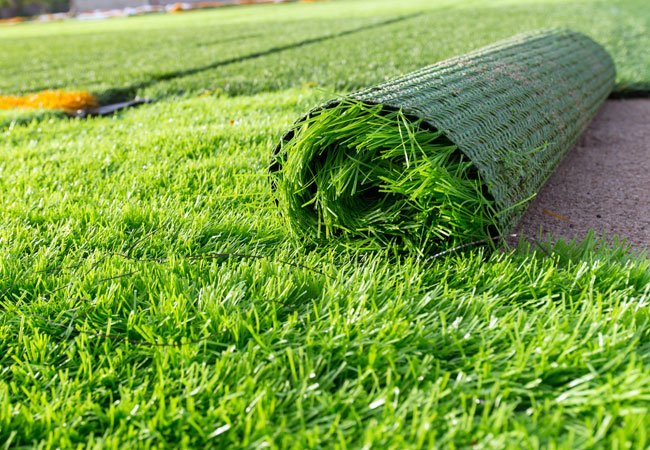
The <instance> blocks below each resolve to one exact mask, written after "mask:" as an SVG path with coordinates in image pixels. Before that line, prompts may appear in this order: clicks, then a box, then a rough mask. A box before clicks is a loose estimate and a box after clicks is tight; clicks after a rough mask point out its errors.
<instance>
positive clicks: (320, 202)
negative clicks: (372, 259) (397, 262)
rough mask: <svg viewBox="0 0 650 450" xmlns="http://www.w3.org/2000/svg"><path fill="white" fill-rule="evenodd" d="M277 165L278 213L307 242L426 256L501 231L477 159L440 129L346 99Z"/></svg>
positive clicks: (308, 127)
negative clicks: (474, 161) (336, 240)
mask: <svg viewBox="0 0 650 450" xmlns="http://www.w3.org/2000/svg"><path fill="white" fill-rule="evenodd" d="M274 165H275V166H277V167H274V168H273V169H272V170H273V172H272V174H273V178H274V184H275V189H276V191H277V195H278V202H279V206H280V208H281V209H282V210H283V211H285V212H286V216H287V219H288V223H289V226H290V227H291V229H292V230H293V231H294V232H295V233H296V234H297V235H298V236H299V237H300V239H303V240H311V241H315V242H320V243H325V244H332V241H333V239H334V238H338V237H342V238H343V239H344V240H345V241H346V242H345V245H352V246H354V247H356V248H360V249H364V250H379V249H387V248H393V249H395V250H397V251H404V250H407V251H410V252H412V253H415V254H419V255H424V254H426V253H429V252H430V251H431V250H434V251H440V250H441V249H444V248H449V247H454V246H458V245H462V244H467V243H469V242H473V241H477V240H479V241H489V240H490V238H491V237H493V236H491V234H495V233H498V232H497V230H496V224H497V221H496V216H497V212H496V211H495V210H494V205H493V202H492V201H491V200H489V199H488V198H489V197H488V196H487V194H486V193H484V191H486V190H485V188H484V186H483V183H482V182H481V180H480V177H479V174H478V171H476V169H475V168H474V167H473V166H472V163H471V161H470V160H469V159H468V158H467V157H465V156H464V155H463V154H462V153H461V152H460V151H459V150H458V147H456V146H455V145H454V144H453V143H452V142H450V141H449V140H448V139H446V138H445V136H444V135H443V134H442V132H439V131H435V130H429V129H427V128H426V127H425V126H424V124H423V122H422V120H415V121H414V120H413V119H411V118H408V117H406V116H405V115H404V113H402V112H401V111H386V110H385V108H384V107H383V106H382V105H375V106H370V105H364V104H363V103H360V102H354V101H351V100H343V101H342V102H341V103H339V104H338V105H337V106H335V107H332V108H327V109H324V110H322V111H319V112H318V113H316V114H313V115H312V117H310V118H308V119H307V120H305V121H303V122H302V123H300V124H299V125H298V126H296V128H295V129H294V132H293V136H291V137H290V138H289V139H288V140H287V141H285V142H283V143H282V145H281V148H280V149H279V152H278V154H277V155H276V156H275V162H274ZM486 192H487V191H486Z"/></svg>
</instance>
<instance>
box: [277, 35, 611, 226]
mask: <svg viewBox="0 0 650 450" xmlns="http://www.w3.org/2000/svg"><path fill="white" fill-rule="evenodd" d="M615 75H616V71H615V67H614V62H613V60H612V58H611V57H610V55H609V54H608V53H607V52H606V51H605V50H604V49H603V47H601V46H600V45H599V44H598V43H596V42H595V41H593V40H592V39H590V38H589V37H587V36H585V35H583V34H581V33H577V32H574V31H571V30H566V29H562V30H540V31H534V32H529V33H524V34H520V35H516V36H514V37H511V38H509V39H506V40H503V41H500V42H497V43H495V44H493V45H490V46H488V47H484V48H482V49H479V50H476V51H474V52H471V53H468V54H465V55H462V56H458V57H455V58H451V59H448V60H444V61H441V62H439V63H437V64H434V65H432V66H428V67H425V68H423V69H421V70H418V71H416V72H412V73H409V74H407V75H404V76H402V77H399V78H396V79H394V80H392V81H388V82H386V83H383V84H380V85H377V86H373V87H370V88H368V89H365V90H362V91H359V92H355V93H352V94H350V95H348V96H347V97H346V98H347V99H352V100H354V101H358V102H362V103H365V104H368V105H382V106H383V107H385V108H386V110H401V111H403V112H404V114H405V115H407V116H410V117H413V118H415V119H421V120H422V121H423V122H424V123H425V124H427V125H428V126H429V127H431V129H433V130H438V131H440V132H442V133H443V135H444V136H445V137H446V138H447V139H449V140H450V141H451V142H452V143H453V144H455V145H456V146H457V147H458V149H459V150H460V151H461V152H462V153H463V154H464V155H466V156H467V157H468V158H469V159H470V160H471V162H472V163H473V164H474V166H475V167H476V169H477V170H478V173H479V174H480V177H481V179H482V181H483V182H484V183H485V186H486V188H487V192H488V193H489V195H490V196H491V198H492V199H493V201H494V205H495V210H496V211H497V217H496V221H497V228H498V230H499V232H500V233H507V232H508V231H509V230H511V229H512V227H513V226H514V225H515V224H516V222H517V221H518V219H519V218H520V217H521V215H522V214H523V212H524V211H525V209H526V206H527V204H528V202H529V201H530V200H531V199H532V198H533V197H534V196H535V194H536V193H537V192H538V190H539V189H540V188H541V187H542V185H543V184H544V183H545V182H546V180H547V179H548V177H549V176H550V175H551V174H552V172H553V170H554V169H555V168H556V166H557V165H558V164H559V162H560V161H561V159H562V157H563V156H564V155H565V154H566V153H567V152H568V150H569V149H570V148H571V147H572V146H573V145H574V144H575V142H576V141H577V139H578V138H579V136H580V135H581V133H582V132H583V131H584V129H585V128H586V127H587V125H588V124H589V122H590V121H591V120H592V119H593V117H594V116H595V115H596V113H597V111H598V109H599V108H600V106H601V105H602V103H603V102H604V100H605V99H606V98H607V96H608V95H609V94H610V92H611V91H612V88H613V86H614V81H615ZM344 100H345V99H344ZM342 101H343V100H341V99H333V100H330V101H329V102H327V103H325V104H324V105H321V106H319V107H317V108H315V109H313V110H312V111H310V112H308V113H307V114H306V115H305V116H303V117H302V118H301V119H299V120H298V121H297V122H296V123H295V124H294V126H293V127H292V128H291V129H290V130H289V131H288V132H287V133H286V134H285V135H284V137H283V138H282V140H281V142H280V143H279V144H278V146H277V147H276V148H275V150H274V153H273V155H274V156H273V161H272V165H271V171H272V172H281V170H282V163H281V161H279V160H278V158H277V155H279V154H280V153H281V149H282V146H283V145H284V144H285V143H287V142H289V141H290V140H291V139H292V138H293V137H294V132H295V130H297V129H298V128H299V127H300V125H301V124H302V123H304V122H305V121H306V120H308V119H309V118H310V117H313V116H315V115H317V114H318V111H320V110H323V109H329V108H335V107H337V106H338V105H339V104H341V102H342Z"/></svg>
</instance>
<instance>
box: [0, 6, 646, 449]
mask: <svg viewBox="0 0 650 450" xmlns="http://www.w3.org/2000/svg"><path fill="white" fill-rule="evenodd" d="M427 4H428V2H427V3H424V2H421V3H418V2H404V5H405V6H401V7H400V10H399V11H398V10H396V9H395V7H394V4H393V3H392V2H391V3H389V2H377V3H375V2H365V1H364V2H345V3H341V2H332V3H323V4H316V5H312V4H308V5H285V6H267V7H260V8H257V7H251V8H241V9H235V8H233V9H225V10H219V11H210V12H200V13H191V14H187V15H179V16H152V17H143V18H132V19H125V20H112V21H107V22H101V23H93V24H87V23H64V24H28V25H21V26H17V27H13V28H3V29H1V30H0V39H1V40H2V42H3V44H4V43H5V42H11V45H8V46H4V45H3V47H2V52H3V57H2V58H0V65H1V67H2V68H1V69H0V70H2V76H0V83H2V88H1V89H2V91H3V92H5V91H6V92H21V91H28V90H32V89H36V88H39V86H44V87H68V88H73V87H74V88H91V89H93V90H95V91H96V92H98V93H100V94H102V95H108V94H107V93H109V94H110V92H125V91H124V90H122V91H119V89H123V88H124V87H125V86H127V87H128V86H130V85H132V84H133V83H136V84H137V83H140V82H142V81H147V80H149V79H150V78H151V77H150V76H149V75H150V73H151V72H153V73H163V74H164V73H168V72H170V71H172V72H173V71H176V70H185V69H186V68H192V67H196V66H201V65H207V64H212V63H213V62H214V60H213V59H212V56H210V57H209V58H208V57H207V56H205V53H204V54H201V53H200V52H202V51H203V50H193V49H194V48H200V47H199V46H196V47H193V46H192V45H191V44H192V43H193V42H194V43H196V44H199V43H201V42H206V43H207V42H208V40H209V39H208V37H210V38H214V39H215V40H218V39H226V38H227V37H228V36H231V35H232V33H235V34H236V33H244V32H246V33H247V32H249V31H250V32H251V33H256V32H259V31H262V32H264V26H269V27H273V26H274V25H272V23H273V22H274V21H277V20H283V21H288V22H291V21H294V22H295V27H296V28H295V29H296V30H299V31H300V32H301V33H307V34H305V35H304V36H302V35H301V36H298V34H296V35H293V34H289V33H287V34H286V35H281V32H280V31H277V32H274V33H273V34H275V35H277V36H273V37H272V39H278V41H277V42H276V41H271V38H269V37H268V36H266V37H265V38H261V37H260V38H259V40H257V39H258V38H257V37H255V38H250V39H252V41H250V42H249V44H250V47H247V46H246V45H249V44H246V45H244V44H241V46H239V47H232V48H231V49H229V50H228V49H225V50H224V52H231V53H228V56H224V55H226V53H223V54H222V53H221V50H211V51H212V52H214V53H213V54H214V56H215V59H218V58H221V57H222V56H224V57H232V55H234V54H236V53H238V52H240V50H241V51H242V52H243V51H245V52H246V53H248V52H255V51H259V49H263V48H268V47H264V46H265V45H269V46H273V45H280V44H281V43H282V42H289V39H296V40H300V39H302V38H304V37H305V36H308V35H309V36H316V31H319V32H320V30H321V29H322V30H323V31H325V32H326V33H330V32H333V30H334V29H333V28H332V27H331V26H330V25H331V24H328V22H327V21H329V20H335V19H337V18H340V17H343V16H346V15H349V16H350V18H349V19H348V21H342V22H339V24H340V26H341V28H340V29H341V30H342V29H343V27H344V26H345V27H348V26H350V27H352V28H354V27H357V26H363V25H367V24H373V23H378V22H381V21H385V20H389V19H391V18H393V17H395V16H396V15H397V16H399V15H404V14H409V13H410V12H412V11H417V10H420V9H421V8H423V7H424V6H426V5H427ZM400 5H402V3H400ZM468 5H469V4H467V5H465V4H463V5H459V6H455V7H454V8H447V9H445V10H444V14H442V12H443V10H442V9H441V10H440V11H439V12H438V13H435V14H434V13H431V14H428V15H425V16H419V17H416V18H412V19H409V20H411V22H408V24H407V22H404V23H402V22H395V23H393V24H390V25H387V26H386V27H383V28H381V27H378V28H373V29H369V30H366V31H363V32H360V33H357V34H349V35H346V36H343V37H340V38H336V39H335V40H331V41H325V40H323V41H321V42H318V43H313V44H308V45H305V46H302V47H296V48H294V49H291V50H285V51H278V52H275V53H272V54H269V55H267V56H260V57H256V58H252V59H248V60H245V61H241V62H238V63H232V64H229V65H227V66H222V67H219V68H214V69H210V70H205V71H202V72H196V73H194V74H193V75H191V76H187V77H177V78H170V79H166V80H163V81H161V82H159V83H158V82H157V83H155V84H151V85H149V86H148V87H145V88H138V92H140V93H142V94H147V95H155V96H157V98H159V99H164V100H165V101H160V102H158V103H156V104H151V105H144V106H142V107H140V108H138V109H134V110H129V111H126V112H124V113H121V114H119V115H117V116H114V117H110V118H97V119H89V120H77V119H67V118H64V117H61V116H60V115H56V114H44V113H38V114H37V115H32V114H31V113H29V114H23V113H15V112H11V113H3V114H2V115H0V124H1V125H0V202H1V207H2V211H3V215H2V219H1V220H0V311H1V313H0V442H2V443H4V444H5V445H6V446H7V447H12V446H15V447H21V446H22V447H31V446H40V447H43V448H48V447H62V448H67V447H72V446H75V445H81V446H83V447H97V448H99V447H107V448H117V447H124V446H127V445H129V446H133V447H136V448H139V447H146V446H154V447H156V446H157V447H163V446H175V447H202V446H212V447H221V448H233V447H246V448H258V447H271V448H279V447H294V448H305V447H339V448H346V447H354V448H356V447H361V446H363V445H374V446H376V447H394V448H395V447H414V448H417V447H430V446H432V445H437V446H440V447H446V446H451V445H455V446H459V447H463V446H478V447H487V448H502V447H504V446H506V447H507V446H509V447H512V448H520V447H522V446H523V447H540V446H557V447H563V448H575V447H592V446H602V447H612V446H615V447H619V448H620V447H624V446H629V447H632V448H643V447H646V446H648V445H649V442H648V439H649V437H648V434H647V432H646V431H645V430H647V429H648V428H649V427H650V421H649V419H648V417H650V415H649V414H648V413H649V411H648V405H649V404H650V347H649V345H648V342H650V340H649V338H650V336H649V334H650V327H649V326H648V321H649V319H650V317H649V312H650V310H649V306H648V302H649V301H650V288H649V287H648V286H649V285H650V267H649V265H648V259H647V258H646V257H644V256H631V255H629V254H628V253H626V252H625V251H624V249H622V248H621V247H619V246H614V247H613V248H610V247H608V246H605V245H600V246H599V248H598V249H596V248H595V247H596V246H597V244H598V243H597V242H596V241H593V240H590V241H588V242H586V243H585V244H583V245H582V246H575V245H574V246H563V245H561V244H560V245H559V246H558V247H557V248H551V247H549V246H548V244H544V243H540V244H539V246H537V245H535V246H534V248H533V249H527V248H521V249H519V250H516V251H503V252H495V253H492V254H488V253H485V252H484V251H482V250H481V249H475V250H472V251H468V252H463V253H458V254H454V255H449V256H444V257H443V256H441V257H436V258H434V259H433V260H430V261H426V260H425V259H424V258H420V259H417V258H401V259H398V258H395V257H394V256H392V255H387V254H382V253H381V252H376V253H371V254H354V253H351V252H334V251H332V250H331V249H328V248H319V249H315V250H309V251H308V250H305V249H304V248H302V247H301V244H300V243H299V242H294V241H292V240H290V239H288V233H287V229H286V224H285V222H284V221H283V219H282V218H281V217H280V216H279V212H278V210H277V208H276V206H275V203H274V200H273V197H272V192H271V189H270V186H269V180H268V178H267V167H268V163H269V157H270V151H271V148H272V147H273V146H274V145H275V144H276V143H277V141H278V139H279V137H280V135H281V133H282V132H283V131H284V130H286V129H287V127H289V125H290V124H291V123H292V122H293V120H295V119H296V118H297V117H298V116H300V115H301V114H302V113H304V111H305V110H307V109H308V108H310V107H311V106H313V105H315V104H318V103H319V102H320V101H322V100H324V99H325V98H326V97H329V91H331V90H338V89H345V88H348V87H349V88H351V87H355V86H358V85H365V84H367V83H369V82H373V81H377V80H380V79H383V78H384V77H387V76H392V75H394V74H397V73H399V72H400V71H402V70H408V69H410V68H415V67H419V66H421V65H422V64H423V61H425V60H427V62H429V61H428V60H429V59H436V58H438V57H442V56H447V55H451V54H455V53H459V52H461V51H464V50H466V49H469V48H471V47H474V46H478V45H480V44H483V43H486V42H488V41H491V40H493V39H494V38H497V37H501V36H505V35H508V34H511V31H514V28H522V29H523V28H527V27H529V26H532V24H534V23H540V22H550V20H551V18H553V17H563V19H562V20H565V21H567V22H569V21H575V22H577V21H578V20H580V21H581V23H582V25H580V26H581V27H583V28H585V27H589V26H590V25H589V24H590V23H592V21H593V29H591V28H590V29H589V30H588V31H589V32H590V33H589V34H591V35H592V36H595V37H596V38H598V36H601V37H602V38H604V39H606V42H605V43H606V44H607V45H608V47H609V48H610V50H611V49H618V51H617V52H615V53H614V57H615V59H616V60H617V64H619V82H620V83H621V85H623V83H644V82H645V81H646V80H645V79H644V78H643V77H644V76H647V74H648V73H649V72H648V71H647V63H648V61H647V59H645V60H644V58H647V54H646V53H644V54H641V55H640V56H638V57H637V55H636V53H639V50H638V49H640V48H644V47H643V46H644V45H645V44H644V43H645V42H646V41H645V40H646V39H647V34H644V35H642V36H640V35H639V33H640V31H642V30H645V29H647V28H644V27H646V25H645V24H647V20H648V16H647V14H645V11H646V9H644V8H641V6H643V5H642V4H641V3H640V2H639V3H638V4H635V3H634V2H624V3H620V4H619V3H611V2H609V3H608V6H607V7H606V8H610V9H608V10H606V9H603V8H605V6H603V4H592V3H567V4H559V3H535V4H530V5H526V6H525V7H524V6H519V5H520V4H519V3H517V4H514V3H513V4H510V5H509V4H507V3H498V4H495V6H494V7H493V8H490V9H489V10H483V11H481V10H476V9H474V8H472V7H470V6H468ZM442 6H443V5H441V6H440V8H442ZM375 8H377V12H375ZM526 8H528V11H529V12H526V11H527V10H526ZM611 8H615V10H612V9H611ZM346 11H347V13H346ZM486 11H493V12H494V13H493V15H492V16H491V15H490V14H488V13H487V12H486ZM508 11H512V14H514V16H513V17H514V18H513V19H511V18H510V16H509V15H508V14H503V13H504V12H508ZM580 11H581V12H582V14H581V15H580V16H575V14H576V12H580ZM607 11H609V12H607ZM612 11H618V12H616V14H615V13H613V12H612ZM497 12H498V14H497ZM538 13H539V14H541V13H544V14H543V15H538ZM328 14H329V15H328ZM612 17H616V19H615V20H614V19H613V18H612ZM453 18H455V19H458V21H457V22H456V25H455V26H454V22H453V21H451V20H450V19H453ZM194 20H196V22H193V21H194ZM321 20H322V22H320V23H322V24H323V25H322V26H319V25H318V23H319V21H321ZM558 20H559V19H558ZM599 20H600V23H598V26H595V24H596V22H598V21H599ZM267 22H268V23H267ZM228 23H230V25H228ZM278 23H279V22H278ZM502 23H506V24H508V23H510V24H511V25H507V26H506V25H504V26H503V27H500V24H502ZM188 24H196V26H197V27H200V26H201V24H203V26H204V27H205V29H206V30H208V29H211V27H214V28H217V29H223V30H230V31H228V32H223V33H221V32H215V33H214V36H210V33H208V32H206V33H197V32H192V33H190V32H189V31H188V32H185V33H182V32H181V31H178V33H181V34H178V33H173V32H172V31H170V30H182V29H184V28H186V29H187V28H188V26H189V25H188ZM265 24H266V25H265ZM326 24H327V25H326ZM416 25H417V26H416ZM433 25H435V26H433ZM229 26H230V27H231V28H228V27H229ZM337 26H338V25H337ZM247 27H248V28H247ZM319 27H320V28H319ZM417 27H425V28H426V30H427V33H433V34H435V36H436V37H435V39H433V38H429V37H427V38H424V37H423V34H422V32H421V31H418V30H419V29H418V28H417ZM495 27H496V28H495ZM281 28H282V26H281V25H278V28H277V29H281ZM425 28H421V29H425ZM337 29H338V28H337ZM346 29H347V28H346ZM120 30H121V31H122V32H125V31H127V30H128V31H130V32H131V33H132V34H131V35H130V36H142V38H143V39H151V41H150V42H151V44H150V46H149V47H146V46H145V47H143V48H146V49H147V50H146V51H145V50H143V51H142V53H141V55H142V61H145V62H144V63H143V65H142V66H138V63H137V61H140V60H137V59H132V58H131V57H130V56H128V52H126V51H125V49H128V48H132V47H134V46H135V43H134V41H133V40H130V39H129V38H128V36H129V35H125V36H122V35H121V34H119V33H118V32H119V31H120ZM443 30H444V32H443ZM312 32H313V33H312ZM104 33H105V34H106V35H105V36H103V37H101V36H102V35H103V34H104ZM228 33H231V34H228ZM296 33H297V31H296ZM309 33H311V34H309ZM363 33H367V34H363ZM625 33H630V34H629V35H627V34H625ZM149 34H151V35H152V36H153V35H155V36H158V37H159V39H161V40H162V41H156V40H155V39H154V38H153V37H151V36H149ZM145 36H149V37H148V38H145ZM362 36H366V37H368V36H374V39H362ZM402 36H404V37H407V36H409V37H413V38H414V41H413V47H412V48H410V47H409V46H411V44H405V43H404V42H403V41H402V40H401V37H402ZM427 36H429V34H428V35H427ZM39 37H40V38H45V39H46V42H48V43H52V50H51V58H50V57H48V55H47V53H46V52H45V51H44V50H43V49H42V46H43V40H39V39H38V38H39ZM73 37H74V38H76V39H73ZM172 38H177V39H178V41H177V43H176V44H175V45H172V44H170V43H169V42H170V41H171V40H172ZM94 39H97V41H94ZM102 39H104V40H103V41H102ZM163 39H168V41H164V40H163ZM84 41H85V42H86V44H85V45H84V44H83V42H84ZM100 41H101V42H104V43H103V44H101V42H100ZM111 41H112V42H114V43H115V50H113V53H112V54H110V56H107V57H106V61H105V62H104V63H105V64H106V66H104V67H105V68H106V70H104V71H101V72H100V71H97V72H96V73H95V75H93V74H92V73H91V72H92V70H90V69H89V68H91V67H94V66H92V65H89V64H90V61H91V60H92V58H89V59H88V60H87V61H86V60H84V59H83V58H78V57H77V55H76V53H75V51H74V50H73V49H87V48H89V47H93V46H89V45H88V43H90V42H96V43H97V47H93V48H97V49H98V48H105V47H106V46H107V45H108V42H111ZM154 41H155V42H162V43H163V44H165V45H163V44H160V45H157V44H154V43H153V42H154ZM292 42H293V41H292ZM226 44H227V43H221V44H216V45H217V48H218V49H220V48H221V46H224V45H226ZM102 46H104V47H102ZM21 48H22V50H20V49H21ZM118 49H121V50H120V51H118ZM400 49H401V50H405V51H403V52H401V53H400ZM635 49H636V50H635ZM84 51H86V50H84ZM87 51H89V52H90V51H91V50H87ZM92 51H98V50H92ZM138 51H139V50H138ZM181 51H182V53H181ZM194 51H196V53H193V52H194ZM174 52H176V53H174ZM30 55H31V56H30ZM39 55H40V56H39ZM66 55H67V56H66ZM156 55H160V57H158V56H156ZM162 55H170V56H166V57H164V58H163V56H162ZM181 55H186V57H185V58H186V59H185V60H182V58H181V57H180V56H181ZM202 55H203V56H202ZM435 55H439V56H435ZM5 56H6V57H5ZM298 56H301V57H304V58H306V59H305V60H301V59H300V58H298ZM217 57H218V58H217ZM380 58H381V59H380ZM50 61H52V62H51V63H50ZM110 61H113V62H112V63H111V62H110ZM301 61H305V62H301ZM55 62H56V63H55ZM431 62H433V61H431ZM39 67H40V68H42V70H39V69H38V68H39ZM61 67H65V68H66V69H62V68H61ZM26 74H27V75H26ZM307 81H313V82H315V83H320V84H322V85H323V86H325V90H324V92H323V91H322V90H320V89H313V88H310V87H307V86H304V84H305V83H306V82H307ZM290 86H294V87H292V88H289V87H290ZM285 88H288V89H285ZM116 89H117V91H116ZM111 90H113V91H111ZM215 90H216V91H217V92H215ZM201 92H202V93H203V94H204V95H203V96H196V95H190V94H192V93H201ZM179 93H181V94H183V95H185V96H186V98H181V99H179V98H175V97H176V96H177V94H179ZM237 93H239V94H241V95H234V94H237ZM111 95H113V94H111ZM105 98H107V97H105Z"/></svg>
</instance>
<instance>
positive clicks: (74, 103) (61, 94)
mask: <svg viewBox="0 0 650 450" xmlns="http://www.w3.org/2000/svg"><path fill="white" fill-rule="evenodd" d="M97 106H99V102H98V101H97V98H96V97H95V96H94V95H93V94H91V93H90V92H87V91H41V92H37V93H35V94H29V95H6V96H0V109H14V108H30V109H59V110H63V111H67V112H74V111H78V110H80V109H89V108H96V107H97Z"/></svg>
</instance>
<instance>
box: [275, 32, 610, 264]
mask: <svg viewBox="0 0 650 450" xmlns="http://www.w3.org/2000/svg"><path fill="white" fill-rule="evenodd" d="M614 78H615V69H614V63H613V61H612V59H611V57H610V56H609V55H608V54H607V52H606V51H605V50H604V49H603V48H602V47H601V46H600V45H598V44H597V43H595V42H594V41H592V40H591V39H590V38H588V37H587V36H584V35H582V34H580V33H576V32H573V31H570V30H551V31H537V32H532V33H526V34H522V35H518V36H515V37H512V38H510V39H508V40H505V41H502V42H499V43H496V44H494V45H491V46H489V47H486V48H483V49H481V50H478V51H475V52H473V53H469V54H467V55H464V56H460V57H457V58H453V59H449V60H446V61H442V62H440V63H438V64H435V65H433V66H429V67H426V68H424V69H421V70H419V71H417V72H413V73H410V74H408V75H405V76H403V77H400V78H397V79H395V80H393V81H389V82H387V83H384V84H381V85H378V86H375V87H371V88H369V89H366V90H363V91H360V92H356V93H354V94H350V95H349V96H347V97H345V98H343V99H334V100H332V101H330V102H328V103H326V104H325V105H323V106H320V107H318V108H316V109H314V110H312V111H311V112H309V113H308V114H307V115H306V116H305V117H303V118H301V119H300V120H299V121H298V122H296V124H295V125H294V127H293V128H292V129H291V130H290V131H289V132H287V133H286V134H285V136H284V137H283V139H282V141H281V143H280V145H279V146H278V147H277V148H276V149H275V152H274V158H273V164H272V168H271V173H272V177H273V183H274V186H275V191H276V195H277V199H278V203H279V205H280V207H281V208H282V210H283V211H284V213H285V216H286V217H287V218H288V223H289V226H290V228H291V230H293V232H294V233H295V234H297V235H299V236H300V237H302V238H303V239H304V238H307V239H309V240H313V241H326V240H331V239H333V238H343V241H344V242H347V243H350V244H352V245H354V246H355V247H362V248H368V249H371V248H383V247H386V246H387V245H393V244H395V245H398V246H401V247H404V248H406V249H407V250H412V251H416V252H420V253H426V252H428V251H430V250H432V249H441V248H446V247H449V246H455V245H460V244H463V243H466V242H470V241H474V240H480V239H488V240H489V239H492V238H494V237H495V236H499V235H504V234H506V233H507V232H508V231H509V230H511V228H512V227H513V226H514V225H515V224H516V222H517V220H518V219H519V218H520V217H521V215H522V214H523V212H524V211H525V207H526V205H527V203H528V202H529V201H530V200H531V199H532V198H533V197H534V196H535V194H536V193H537V191H538V190H539V189H540V188H541V186H542V185H543V184H544V182H545V181H546V179H547V178H548V177H549V176H550V174H551V173H552V172H553V170H554V169H555V167H556V166H557V165H558V164H559V162H560V160H561V158H562V157H563V156H564V155H565V154H566V152H567V151H568V150H569V149H570V148H571V147H572V146H573V144H574V143H575V142H576V140H577V139H578V137H579V136H580V134H581V133H582V132H583V131H584V129H585V128H586V126H587V125H588V124H589V122H590V121H591V119H592V118H593V117H594V115H595V114H596V112H597V111H598V109H599V107H600V105H601V104H602V103H603V101H604V100H605V99H606V98H607V96H608V95H609V93H610V92H611V89H612V87H613V86H614Z"/></svg>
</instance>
